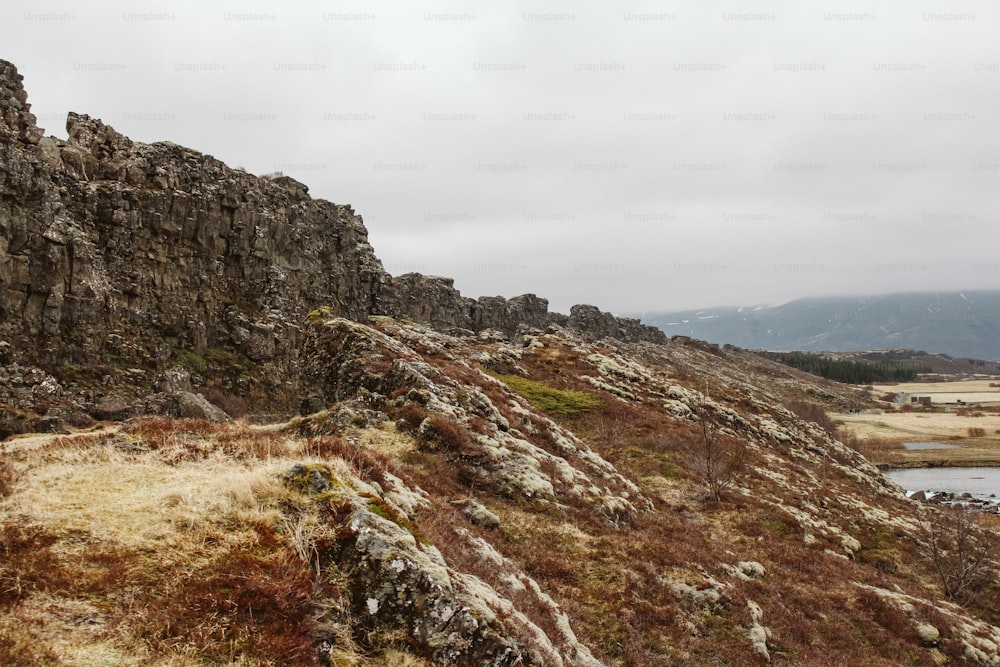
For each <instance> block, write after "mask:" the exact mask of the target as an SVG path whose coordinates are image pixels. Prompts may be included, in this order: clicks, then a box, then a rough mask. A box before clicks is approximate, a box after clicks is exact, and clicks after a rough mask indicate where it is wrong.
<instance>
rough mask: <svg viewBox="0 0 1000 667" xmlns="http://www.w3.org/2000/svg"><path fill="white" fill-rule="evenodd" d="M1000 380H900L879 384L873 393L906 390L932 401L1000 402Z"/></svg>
mask: <svg viewBox="0 0 1000 667" xmlns="http://www.w3.org/2000/svg"><path fill="white" fill-rule="evenodd" d="M991 382H992V383H993V384H1000V380H960V381H957V382H900V383H899V384H877V385H875V389H874V390H873V391H872V394H873V395H874V396H876V397H878V396H882V395H883V394H887V393H889V392H892V393H896V394H898V393H901V392H905V393H907V394H909V395H911V396H930V397H931V402H932V403H937V404H944V403H955V402H957V401H960V400H961V401H965V402H966V403H986V404H1000V387H991V386H990V383H991Z"/></svg>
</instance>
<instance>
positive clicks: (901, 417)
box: [830, 380, 1000, 466]
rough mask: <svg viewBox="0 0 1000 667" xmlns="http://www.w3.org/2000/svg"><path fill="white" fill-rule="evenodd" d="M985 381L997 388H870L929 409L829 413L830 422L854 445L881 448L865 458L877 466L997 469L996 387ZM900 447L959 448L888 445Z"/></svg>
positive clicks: (971, 383)
mask: <svg viewBox="0 0 1000 667" xmlns="http://www.w3.org/2000/svg"><path fill="white" fill-rule="evenodd" d="M991 382H992V383H993V384H998V383H997V382H995V381H990V380H963V381H957V382H910V383H900V384H894V385H875V387H874V389H873V390H872V392H871V393H872V395H873V396H876V397H877V396H884V395H886V394H889V393H901V392H905V393H906V394H908V395H910V396H930V397H931V404H932V408H931V410H922V409H914V410H909V409H907V408H908V406H906V407H904V408H903V409H896V410H884V411H881V412H879V413H873V412H866V413H862V414H842V413H834V414H831V415H830V418H831V419H833V420H835V421H836V422H839V423H840V424H841V428H842V430H843V432H845V433H846V434H848V435H849V436H851V437H853V438H856V439H857V440H860V441H876V440H877V441H882V442H883V443H885V444H884V445H883V446H882V447H881V448H879V449H878V451H875V452H871V453H869V457H870V458H871V457H872V456H874V462H875V463H877V464H893V465H900V464H901V465H906V466H919V465H962V466H967V465H1000V410H998V409H997V406H1000V387H990V386H989V385H990V384H991ZM958 400H962V401H964V402H966V403H967V404H970V405H967V406H965V407H964V408H960V407H959V406H957V405H956V401H958ZM972 404H975V405H972ZM904 406H905V404H904ZM944 410H947V411H944ZM904 442H941V443H944V444H948V445H957V446H958V447H959V448H958V449H928V450H918V451H906V450H903V449H901V447H893V446H891V445H901V444H902V443H904ZM880 452H881V453H880Z"/></svg>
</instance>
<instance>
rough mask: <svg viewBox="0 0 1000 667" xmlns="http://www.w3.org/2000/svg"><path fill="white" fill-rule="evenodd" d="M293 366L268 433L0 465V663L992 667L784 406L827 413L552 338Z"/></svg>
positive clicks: (696, 373)
mask: <svg viewBox="0 0 1000 667" xmlns="http://www.w3.org/2000/svg"><path fill="white" fill-rule="evenodd" d="M304 340H305V348H304V351H303V358H305V359H308V360H309V364H308V367H307V368H306V369H304V373H305V374H306V375H307V376H308V378H309V382H310V383H311V386H312V387H313V389H314V391H316V392H317V394H319V395H321V396H322V397H323V400H324V402H325V403H326V404H327V405H328V406H329V407H328V409H327V410H324V411H322V412H319V413H316V414H313V415H311V416H308V417H304V418H299V419H296V420H293V421H292V422H289V423H288V424H285V425H283V426H277V427H270V428H262V427H251V426H248V425H245V424H240V423H236V424H212V423H209V422H205V421H192V420H186V421H185V420H180V421H174V420H164V419H138V420H134V421H130V422H126V423H125V424H123V425H122V426H121V427H117V426H113V427H111V428H109V429H105V430H102V431H95V432H92V433H84V434H80V435H76V436H73V437H54V438H53V437H51V436H50V437H49V439H39V438H37V437H31V438H27V437H26V438H14V439H11V440H9V441H8V442H7V443H4V445H3V446H4V449H5V453H4V459H3V467H2V477H0V481H2V484H0V492H2V496H3V497H2V500H0V527H2V528H0V529H2V531H3V539H2V541H0V543H2V545H3V546H2V547H0V548H2V550H3V559H2V560H0V591H2V593H0V663H3V664H18V665H34V664H38V665H41V664H44V665H92V664H120V665H174V666H175V665H201V664H240V665H285V664H296V665H308V664H331V665H429V664H455V665H511V666H513V665H529V664H533V665H566V666H569V665H574V666H575V665H585V666H586V665H592V666H595V667H596V666H597V665H718V664H725V665H757V664H767V663H770V664H775V665H810V666H823V665H844V664H861V663H863V664H865V665H886V666H888V665H899V664H912V665H937V664H956V665H959V664H962V665H966V664H969V665H971V664H978V665H996V664H1000V657H998V655H1000V654H998V648H997V647H998V646H1000V628H998V627H997V624H998V623H1000V616H998V615H997V610H998V609H1000V597H998V596H1000V590H998V589H997V587H996V585H995V576H996V573H995V571H994V572H993V573H992V574H991V575H990V576H992V577H993V579H992V581H993V582H994V583H993V584H992V585H990V584H988V583H987V584H986V585H985V586H984V587H981V588H980V590H979V593H980V595H979V597H978V598H976V599H972V598H971V597H970V598H969V599H965V600H963V602H965V604H966V606H965V607H962V606H958V605H957V604H955V603H953V602H949V601H946V600H945V595H944V591H943V588H942V581H941V579H940V578H939V577H938V576H937V574H936V573H935V570H934V567H933V564H932V562H931V560H930V558H929V556H928V555H927V554H928V552H927V549H926V548H925V547H926V545H927V544H928V540H929V539H930V538H929V535H930V534H929V533H928V532H927V531H926V530H925V528H924V526H925V525H926V524H925V522H926V521H928V520H930V519H932V518H934V517H938V518H936V519H935V521H937V522H938V523H939V525H944V524H941V521H943V519H944V517H945V516H946V513H945V512H943V511H942V510H940V508H934V507H923V506H920V505H918V504H917V503H916V502H914V501H910V500H907V499H906V498H905V497H904V495H903V494H902V492H901V490H900V489H899V488H898V487H896V486H895V485H894V484H892V483H890V482H889V481H887V480H886V479H885V478H884V477H883V476H882V475H881V474H880V473H879V472H878V470H877V469H875V468H874V467H873V466H871V465H870V464H868V463H867V462H866V461H865V460H864V459H863V458H862V457H861V456H860V455H858V454H857V453H856V452H855V451H853V450H851V449H849V448H847V447H845V446H844V445H842V444H841V443H839V442H837V441H835V440H833V439H831V437H830V436H829V435H828V434H827V433H826V432H825V431H823V430H822V429H821V428H819V427H818V426H817V425H816V424H814V423H811V422H806V421H803V420H801V419H799V418H798V417H796V416H795V415H794V414H793V413H792V412H791V411H789V409H788V408H787V407H786V406H791V407H797V403H796V402H801V401H807V402H809V403H812V404H814V405H826V406H828V407H833V406H837V405H840V406H843V405H847V404H850V403H851V402H854V401H857V400H859V397H858V396H856V395H855V393H854V390H853V389H850V388H847V387H843V386H840V385H836V384H833V383H825V382H821V381H816V380H815V379H810V378H809V377H808V376H805V375H802V374H798V373H795V372H793V371H789V370H788V369H786V368H784V367H781V366H779V365H777V364H773V363H771V362H768V361H766V360H763V359H760V358H758V357H755V356H753V355H750V354H746V353H741V352H736V351H721V350H719V349H717V348H714V347H713V346H708V345H705V344H702V343H698V342H696V341H681V340H678V341H675V342H673V343H671V344H668V345H654V344H648V343H638V344H624V343H616V342H613V341H610V340H609V341H604V342H587V341H585V340H584V339H582V338H580V337H578V336H576V335H574V334H572V333H571V332H568V331H566V330H564V329H562V328H560V327H558V326H554V325H553V326H550V327H549V328H548V329H547V330H544V331H542V330H539V331H536V332H534V333H531V334H525V335H522V336H516V337H513V338H510V339H508V338H506V337H504V336H502V335H500V334H497V333H489V332H485V333H483V334H480V335H464V336H458V337H456V336H450V335H447V334H443V333H439V332H435V331H433V330H432V329H430V328H428V327H425V326H422V325H418V324H408V323H403V322H400V321H397V320H393V319H390V318H375V319H372V320H371V321H369V322H368V323H358V322H353V321H349V320H345V319H341V318H336V317H332V316H325V315H323V314H317V315H315V316H314V317H313V318H311V320H310V322H309V323H308V325H307V326H306V331H305V332H304ZM713 445H718V447H713ZM735 453H742V456H743V458H742V466H739V467H737V468H736V470H737V471H738V474H737V475H736V476H735V477H733V478H732V483H731V484H730V485H726V484H723V485H721V487H720V488H713V485H712V480H713V479H716V481H718V479H719V478H720V477H721V476H724V472H725V467H726V464H727V463H728V462H730V461H732V459H731V458H730V456H731V455H733V454H735ZM711 461H715V462H716V463H721V464H722V465H721V467H713V465H712V464H711V463H710V462H711ZM713 471H714V473H713ZM943 536H946V535H945V533H940V534H939V535H938V537H939V538H942V537H943Z"/></svg>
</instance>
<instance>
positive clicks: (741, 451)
mask: <svg viewBox="0 0 1000 667" xmlns="http://www.w3.org/2000/svg"><path fill="white" fill-rule="evenodd" d="M695 413H696V414H697V415H698V418H699V421H700V423H701V438H700V439H699V440H698V441H697V442H696V444H695V451H694V466H693V467H694V470H695V472H696V473H698V476H699V477H700V478H701V480H700V481H701V483H702V484H704V485H705V488H707V489H708V493H709V495H710V496H711V497H712V498H713V499H714V500H721V499H722V494H723V493H725V492H726V491H727V490H729V489H730V488H731V487H732V486H733V485H734V484H735V483H736V481H737V480H738V479H739V478H740V476H741V475H742V474H743V472H744V471H745V470H746V463H747V445H746V442H744V441H742V440H739V439H738V438H734V437H733V436H731V435H728V434H726V433H723V432H722V431H721V430H719V428H718V427H717V426H715V424H713V423H712V422H711V421H709V419H708V411H707V410H705V409H704V408H699V409H696V410H695Z"/></svg>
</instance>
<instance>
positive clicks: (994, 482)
mask: <svg viewBox="0 0 1000 667" xmlns="http://www.w3.org/2000/svg"><path fill="white" fill-rule="evenodd" d="M883 472H884V473H885V476H886V477H889V478H890V479H892V480H893V481H894V482H896V483H897V484H899V485H900V486H902V487H903V488H904V489H906V492H907V493H914V492H916V491H933V492H942V491H946V492H948V493H953V494H955V495H961V494H963V493H969V494H971V495H972V496H973V497H975V498H979V499H982V500H987V501H989V502H990V504H994V505H995V504H997V503H998V502H1000V468H996V467H984V468H943V467H937V468H903V469H899V470H885V471H883Z"/></svg>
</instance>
